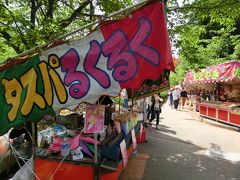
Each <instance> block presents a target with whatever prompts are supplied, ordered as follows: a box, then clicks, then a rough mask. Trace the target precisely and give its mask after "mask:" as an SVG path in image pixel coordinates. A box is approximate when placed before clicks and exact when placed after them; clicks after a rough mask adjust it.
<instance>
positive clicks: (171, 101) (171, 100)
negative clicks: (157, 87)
mask: <svg viewBox="0 0 240 180" xmlns="http://www.w3.org/2000/svg"><path fill="white" fill-rule="evenodd" d="M172 92H173V89H172V88H171V89H170V90H169V93H168V95H169V106H170V107H173V95H172Z"/></svg>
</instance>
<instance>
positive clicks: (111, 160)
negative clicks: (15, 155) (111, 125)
mask: <svg viewBox="0 0 240 180" xmlns="http://www.w3.org/2000/svg"><path fill="white" fill-rule="evenodd" d="M140 128H141V122H138V123H137V124H136V125H135V126H134V128H133V129H134V131H135V134H136V137H137V136H138V135H139V134H140ZM123 140H125V142H126V148H127V156H128V158H129V157H130V155H131V153H132V152H133V145H132V134H131V131H129V132H128V133H127V134H125V133H124V132H121V133H120V134H118V133H117V132H114V133H113V134H112V135H111V136H109V137H108V138H106V139H105V140H104V141H102V142H101V143H100V144H99V145H98V158H99V161H100V162H99V165H98V167H99V168H98V171H99V178H100V179H104V180H108V179H109V180H112V179H118V177H119V175H120V174H121V172H122V170H123V169H124V166H123V160H122V155H121V150H120V143H121V142H122V141H123ZM91 153H93V154H94V151H92V152H91ZM34 158H35V159H34V162H35V163H34V165H35V170H36V175H37V176H38V177H39V178H40V179H41V180H44V179H49V178H50V177H51V176H52V175H53V174H54V175H53V177H52V178H53V179H58V180H65V179H76V178H79V179H86V180H91V179H94V173H96V172H95V163H94V158H83V159H82V160H78V161H73V160H70V159H67V158H66V159H65V160H64V161H62V157H59V156H56V157H52V156H51V157H41V156H35V157H34ZM60 163H61V166H59V164H60ZM58 166H59V168H58V170H57V171H56V169H57V167H58ZM55 171H56V172H55ZM54 172H55V173H54Z"/></svg>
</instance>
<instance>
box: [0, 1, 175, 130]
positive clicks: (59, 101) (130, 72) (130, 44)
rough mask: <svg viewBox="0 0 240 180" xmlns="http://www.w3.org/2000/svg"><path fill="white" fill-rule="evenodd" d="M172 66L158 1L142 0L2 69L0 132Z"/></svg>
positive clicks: (135, 85) (112, 92) (132, 85)
mask: <svg viewBox="0 0 240 180" xmlns="http://www.w3.org/2000/svg"><path fill="white" fill-rule="evenodd" d="M173 68H174V66H173V62H172V56H171V50H170V44H169V39H168V32H167V27H166V23H165V17H164V12H163V4H162V3H160V2H154V3H150V4H147V5H145V6H144V7H143V8H141V9H139V10H137V11H135V12H133V13H132V14H131V16H128V17H125V18H123V19H121V20H117V21H112V22H105V23H103V24H102V25H101V26H100V28H98V29H97V30H95V31H94V32H92V33H91V34H90V35H88V36H86V37H85V38H83V39H81V40H79V41H72V42H69V43H66V44H63V45H59V46H56V47H54V48H51V49H48V50H46V51H44V52H43V53H42V54H41V55H40V56H38V55H37V56H35V57H33V58H31V59H30V60H28V61H26V62H24V63H22V64H19V65H15V66H12V67H8V68H5V69H4V70H2V71H1V72H0V83H1V84H0V93H1V94H0V103H1V109H0V114H1V118H0V134H3V133H4V132H6V131H7V130H8V129H9V128H10V127H14V126H18V125H21V124H23V123H24V122H26V121H28V120H31V121H34V120H40V119H41V118H42V117H43V116H44V115H45V114H49V113H53V112H54V111H58V110H59V109H61V108H72V109H73V108H75V107H76V106H77V105H78V104H79V103H80V102H90V103H94V102H95V101H96V100H97V98H98V97H99V96H100V95H103V94H104V95H110V96H117V95H118V94H119V91H120V89H121V88H133V89H136V88H139V87H140V86H141V84H142V82H143V81H144V80H145V79H152V80H156V79H158V78H159V77H160V75H161V74H162V72H163V70H164V69H167V70H170V71H171V70H173Z"/></svg>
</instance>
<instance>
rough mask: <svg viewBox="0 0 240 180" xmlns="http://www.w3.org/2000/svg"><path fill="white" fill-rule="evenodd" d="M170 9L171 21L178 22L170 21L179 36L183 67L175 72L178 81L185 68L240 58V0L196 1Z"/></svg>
mask: <svg viewBox="0 0 240 180" xmlns="http://www.w3.org/2000/svg"><path fill="white" fill-rule="evenodd" d="M169 8H170V9H172V10H175V11H174V13H175V18H172V19H169V20H170V21H171V20H174V21H176V22H171V23H172V24H175V25H176V26H175V27H174V29H173V30H172V31H170V32H171V33H172V36H173V37H178V39H177V43H176V44H177V47H178V49H179V54H180V62H181V66H180V65H179V67H177V76H175V75H172V78H173V77H174V78H176V79H178V84H179V81H181V80H183V78H184V75H183V74H184V73H183V72H184V71H185V70H186V69H195V70H198V69H200V68H205V67H207V66H211V65H214V64H219V63H223V62H225V61H229V60H232V59H234V60H236V59H240V45H239V44H240V14H239V9H240V1H238V0H228V1H224V0H195V1H190V2H188V3H185V4H183V6H182V7H176V6H175V7H174V6H172V7H169ZM176 12H177V13H176ZM171 13H172V12H171V11H170V14H171ZM176 17H177V18H176ZM176 34H177V36H176ZM173 81H174V80H173Z"/></svg>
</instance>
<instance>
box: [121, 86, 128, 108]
mask: <svg viewBox="0 0 240 180" xmlns="http://www.w3.org/2000/svg"><path fill="white" fill-rule="evenodd" d="M121 97H122V98H123V107H124V108H126V109H128V94H127V90H126V89H122V91H121Z"/></svg>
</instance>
